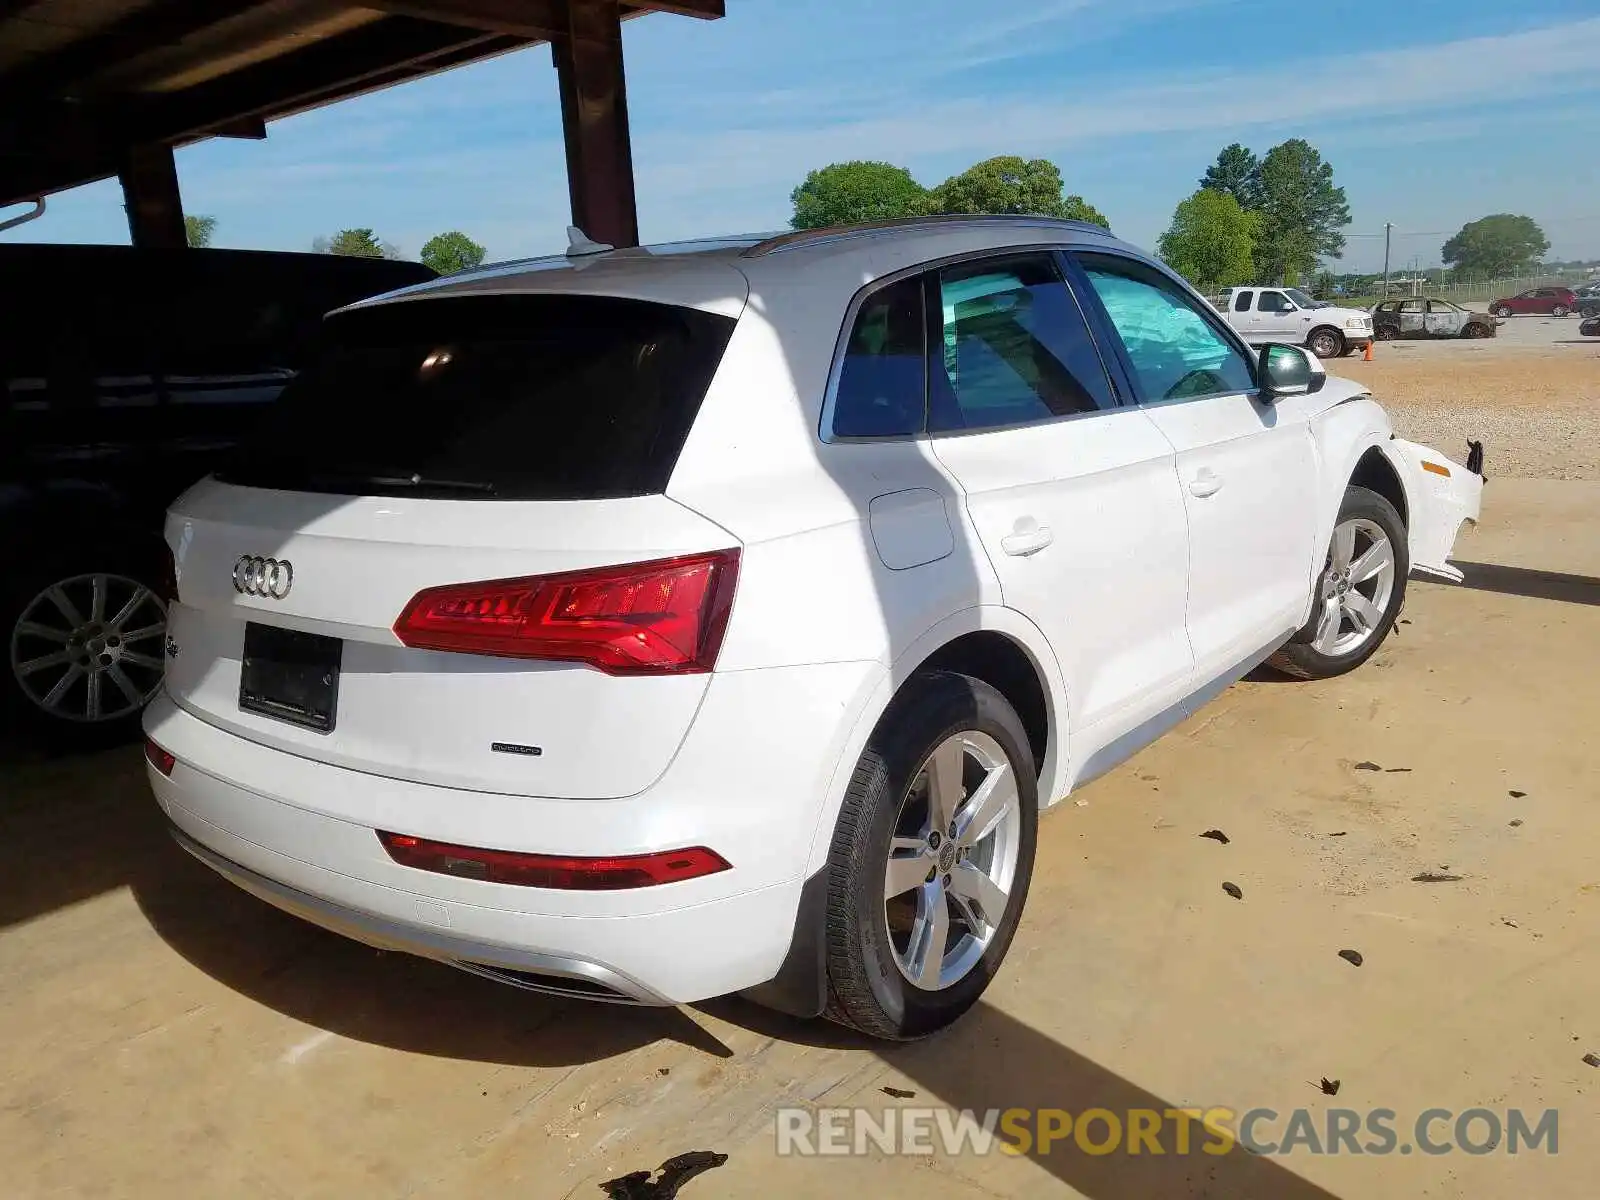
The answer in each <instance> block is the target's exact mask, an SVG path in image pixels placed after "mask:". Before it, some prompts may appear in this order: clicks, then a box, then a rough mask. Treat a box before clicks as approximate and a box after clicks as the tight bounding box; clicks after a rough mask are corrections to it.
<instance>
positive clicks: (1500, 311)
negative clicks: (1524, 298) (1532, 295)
mask: <svg viewBox="0 0 1600 1200" xmlns="http://www.w3.org/2000/svg"><path fill="white" fill-rule="evenodd" d="M1494 315H1495V316H1497V317H1509V316H1510V315H1511V306H1510V305H1509V304H1497V305H1495V307H1494Z"/></svg>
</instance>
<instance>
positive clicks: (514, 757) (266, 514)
mask: <svg viewBox="0 0 1600 1200" xmlns="http://www.w3.org/2000/svg"><path fill="white" fill-rule="evenodd" d="M728 274H729V277H730V278H729V282H728V286H727V289H726V292H725V294H724V295H723V296H722V297H721V298H720V299H718V300H717V301H715V302H712V301H708V300H705V299H703V298H696V299H695V300H694V301H692V302H685V303H670V302H664V301H662V300H659V299H656V300H642V299H628V298H621V297H613V296H595V295H575V294H526V293H523V294H516V295H481V294H477V295H450V294H448V293H446V294H444V295H441V296H438V297H433V298H421V299H411V300H403V301H398V302H390V303H386V304H378V305H373V306H368V307H365V308H358V309H354V310H351V311H349V312H346V313H341V314H335V315H334V316H333V317H331V318H329V321H328V323H327V329H326V332H325V337H324V347H323V350H322V352H321V354H320V357H319V359H318V361H317V363H316V364H315V365H314V366H313V367H312V368H310V369H308V370H307V371H305V372H303V373H302V374H301V375H300V376H299V377H298V378H297V379H296V380H295V382H294V383H292V384H291V385H290V386H289V388H288V389H287V390H286V391H285V393H284V397H283V399H282V400H281V401H280V402H279V404H278V405H277V406H276V408H275V411H274V412H273V415H272V419H271V421H270V422H269V424H268V426H267V427H266V428H264V429H263V431H262V433H261V435H260V436H259V437H258V438H257V439H256V440H255V441H253V442H252V443H251V444H250V445H249V446H248V447H247V448H246V449H245V450H244V451H242V452H241V453H240V454H239V455H238V456H237V457H236V458H235V460H234V461H232V462H231V463H229V464H228V466H227V467H226V468H224V469H223V470H221V471H219V472H218V474H217V475H216V476H215V477H214V478H212V479H210V480H207V481H205V482H203V483H201V484H199V485H197V486H196V487H195V488H193V489H191V490H190V491H189V492H188V493H186V494H185V496H184V497H182V498H181V499H180V500H179V501H178V503H177V504H176V505H174V507H173V509H172V512H171V514H170V516H169V519H168V525H167V534H168V540H169V542H170V543H171V546H172V549H173V553H174V557H175V559H176V562H177V573H178V594H179V600H178V602H177V603H176V604H174V605H173V606H172V610H171V620H170V634H171V644H169V647H168V655H169V659H168V664H167V688H168V691H169V692H170V694H171V695H172V697H173V699H174V700H175V701H176V702H177V703H178V704H179V705H181V706H182V707H183V708H185V709H187V710H188V711H189V712H191V713H193V714H195V715H196V716H198V717H200V718H201V719H202V720H205V721H207V722H209V723H211V724H214V725H217V726H220V727H222V728H225V729H228V730H230V731H232V732H234V733H237V734H239V735H240V736H242V737H246V738H249V739H251V740H252V741H256V742H260V743H263V744H267V745H271V746H275V747H278V748H280V749H284V750H288V751H291V752H293V753H295V754H298V755H301V756H304V757H307V758H314V759H318V760H321V761H324V762H328V763H331V764H336V765H339V766H343V767H348V768H352V769H355V770H359V771H365V772H371V773H376V774H381V775H387V776H391V777H394V778H402V779H410V780H416V781H418V782H424V783H436V784H441V785H445V786H452V787H461V788H471V789H477V790H485V791H503V792H516V793H524V794H531V795H542V796H557V797H573V798H597V797H613V796H624V795H631V794H633V793H636V792H638V791H641V790H642V789H644V788H646V787H648V786H649V785H650V784H651V783H652V782H653V781H654V780H655V779H656V778H658V777H659V776H660V774H661V773H662V771H664V770H665V768H666V766H667V764H668V763H669V762H670V761H671V759H672V756H673V754H674V753H675V752H676V750H677V747H678V746H679V744H680V743H681V742H682V739H683V737H684V734H685V733H686V732H687V730H688V728H689V725H690V722H691V721H692V720H693V717H694V714H695V712H696V710H697V708H698V706H699V703H700V700H701V697H702V696H703V694H704V692H705V687H706V683H707V678H708V676H707V674H706V671H707V670H708V668H709V666H710V664H711V662H712V661H714V657H715V652H716V647H717V642H718V640H719V638H720V632H721V628H722V627H723V625H725V623H726V619H727V613H728V608H729V606H730V604H731V592H732V587H733V584H734V581H735V578H736V572H737V550H738V545H737V542H736V540H735V539H734V538H733V537H732V536H731V535H730V534H728V533H727V532H726V531H725V530H724V529H722V528H721V527H720V526H718V525H716V524H714V523H713V522H711V521H709V520H707V519H706V518H704V517H702V516H700V515H698V514H697V513H695V512H693V511H691V510H690V509H688V508H685V507H684V506H682V505H680V504H678V503H676V502H674V501H672V500H669V499H668V498H667V497H666V496H665V495H663V494H662V493H663V492H664V490H665V488H666V485H667V481H668V479H669V477H670V475H671V473H672V469H673V467H674V465H675V463H676V461H677V456H678V453H679V451H680V450H681V449H682V446H683V442H684V440H685V438H686V437H687V435H688V432H689V428H690V425H691V424H692V423H693V421H694V418H695V414H696V412H697V411H698V408H699V405H700V402H701V399H702V397H703V396H704V394H705V391H706V389H707V387H708V386H709V384H710V382H711V379H712V376H713V375H714V373H715V371H716V368H717V365H718V363H719V362H720V360H721V356H722V352H723V350H724V348H725V347H726V345H727V341H728V338H729V336H730V334H731V332H732V329H733V326H734V323H735V321H736V318H737V311H738V309H739V307H741V306H742V304H743V300H744V295H745V292H744V290H743V286H742V285H743V279H742V276H739V275H738V274H737V273H736V272H733V271H731V270H730V271H729V273H728ZM664 560H670V561H665V565H661V564H663V562H664ZM638 564H655V565H650V566H645V567H640V566H639V565H638ZM574 573H577V574H574ZM552 577H554V578H552ZM485 581H489V582H488V585H487V586H485ZM463 585H465V586H463ZM354 786H359V785H358V784H356V785H354Z"/></svg>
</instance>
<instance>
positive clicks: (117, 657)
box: [11, 572, 166, 724]
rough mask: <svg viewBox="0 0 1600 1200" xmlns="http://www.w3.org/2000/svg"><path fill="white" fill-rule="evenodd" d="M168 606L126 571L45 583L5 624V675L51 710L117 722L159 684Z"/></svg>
mask: <svg viewBox="0 0 1600 1200" xmlns="http://www.w3.org/2000/svg"><path fill="white" fill-rule="evenodd" d="M165 632H166V608H165V606H164V605H163V604H162V603H161V600H160V599H159V598H158V597H157V596H156V594H155V593H154V592H152V591H151V590H150V589H149V588H148V587H146V586H145V585H144V584H142V583H140V582H139V581H138V580H136V579H129V578H128V577H127V576H125V575H113V574H109V573H104V572H101V573H96V574H91V575H75V576H73V577H71V578H69V579H63V580H60V581H58V582H56V583H53V584H51V585H50V586H49V587H47V588H45V589H44V590H42V591H41V592H39V594H38V595H36V596H35V597H34V598H33V599H32V600H30V601H29V602H28V603H27V604H26V605H25V606H24V607H23V610H22V616H21V617H20V618H19V619H18V621H17V623H16V625H15V626H13V627H12V630H11V674H12V676H13V677H14V678H15V679H16V681H17V684H18V686H20V687H21V689H22V692H23V694H24V695H25V696H27V697H28V699H29V700H31V701H32V702H33V703H34V704H36V705H37V706H38V707H39V708H41V709H43V710H44V711H45V712H46V713H48V714H49V715H50V716H52V717H56V718H58V719H60V720H63V721H73V722H77V723H80V724H99V723H102V722H107V721H115V720H118V719H120V718H122V717H126V716H129V715H131V714H132V713H134V712H137V711H138V710H139V709H141V708H143V707H144V706H145V704H147V703H148V702H149V701H150V699H151V698H152V697H153V696H154V695H155V694H156V692H157V691H158V690H159V689H160V687H161V676H162V669H163V660H162V651H161V646H162V637H163V635H164V634H165Z"/></svg>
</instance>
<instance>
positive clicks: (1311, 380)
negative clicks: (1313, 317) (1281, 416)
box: [1261, 345, 1328, 404]
mask: <svg viewBox="0 0 1600 1200" xmlns="http://www.w3.org/2000/svg"><path fill="white" fill-rule="evenodd" d="M1318 365H1320V364H1318ZM1327 380H1328V377H1327V375H1326V374H1325V373H1324V372H1322V371H1318V370H1316V369H1314V368H1313V367H1312V365H1311V356H1310V355H1309V354H1307V353H1306V352H1305V351H1304V350H1302V349H1300V347H1298V346H1281V345H1268V346H1264V347H1262V349H1261V399H1262V400H1263V401H1264V402H1265V403H1267V404H1272V403H1273V402H1275V401H1277V400H1279V399H1281V398H1282V397H1284V396H1306V395H1310V394H1311V393H1312V392H1320V391H1321V390H1322V385H1323V384H1324V383H1326V382H1327Z"/></svg>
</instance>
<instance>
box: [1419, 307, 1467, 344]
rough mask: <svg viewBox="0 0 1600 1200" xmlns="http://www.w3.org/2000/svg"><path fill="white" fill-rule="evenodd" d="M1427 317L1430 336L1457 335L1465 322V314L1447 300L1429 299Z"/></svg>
mask: <svg viewBox="0 0 1600 1200" xmlns="http://www.w3.org/2000/svg"><path fill="white" fill-rule="evenodd" d="M1427 303H1428V312H1427V315H1426V318H1425V321H1426V327H1427V331H1428V336H1429V337H1456V336H1458V335H1459V334H1460V333H1461V327H1462V325H1463V324H1464V323H1465V322H1464V320H1463V318H1464V317H1465V314H1464V313H1463V312H1462V311H1461V310H1460V309H1459V308H1457V307H1456V306H1455V305H1454V304H1451V303H1449V302H1448V301H1445V300H1429V301H1428V302H1427Z"/></svg>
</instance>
